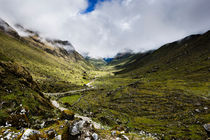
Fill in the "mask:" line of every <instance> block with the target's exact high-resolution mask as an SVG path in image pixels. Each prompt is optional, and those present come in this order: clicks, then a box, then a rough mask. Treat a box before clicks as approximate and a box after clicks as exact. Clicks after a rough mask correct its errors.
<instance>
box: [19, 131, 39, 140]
mask: <svg viewBox="0 0 210 140" xmlns="http://www.w3.org/2000/svg"><path fill="white" fill-rule="evenodd" d="M35 134H40V132H39V131H37V130H33V129H27V130H26V131H25V132H24V133H23V135H22V137H21V139H20V140H29V139H30V136H32V135H35Z"/></svg>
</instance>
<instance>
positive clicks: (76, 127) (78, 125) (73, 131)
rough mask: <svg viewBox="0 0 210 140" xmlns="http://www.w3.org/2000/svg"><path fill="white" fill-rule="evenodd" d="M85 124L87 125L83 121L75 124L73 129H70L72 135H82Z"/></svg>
mask: <svg viewBox="0 0 210 140" xmlns="http://www.w3.org/2000/svg"><path fill="white" fill-rule="evenodd" d="M84 124H85V121H83V120H80V121H78V122H75V123H74V124H73V127H71V128H70V134H71V135H73V136H75V135H77V134H80V132H81V130H82V128H83V126H84Z"/></svg>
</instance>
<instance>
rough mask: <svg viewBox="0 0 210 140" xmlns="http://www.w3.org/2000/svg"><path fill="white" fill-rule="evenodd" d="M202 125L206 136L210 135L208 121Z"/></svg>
mask: <svg viewBox="0 0 210 140" xmlns="http://www.w3.org/2000/svg"><path fill="white" fill-rule="evenodd" d="M203 127H204V129H205V130H206V132H207V134H208V137H210V123H207V124H204V125H203Z"/></svg>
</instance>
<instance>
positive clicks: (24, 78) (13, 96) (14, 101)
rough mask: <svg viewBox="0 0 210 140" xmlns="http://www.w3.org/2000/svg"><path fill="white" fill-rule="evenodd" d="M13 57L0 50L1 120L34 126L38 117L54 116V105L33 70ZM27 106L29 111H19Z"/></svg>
mask: <svg viewBox="0 0 210 140" xmlns="http://www.w3.org/2000/svg"><path fill="white" fill-rule="evenodd" d="M10 60H11V59H10V58H8V57H6V56H5V55H4V54H2V53H0V83H1V84H0V108H1V111H0V124H1V125H5V123H6V122H8V123H9V124H12V125H13V126H15V127H17V128H21V127H28V126H30V125H31V124H32V123H34V121H35V119H37V118H42V119H47V118H48V117H52V116H53V115H54V113H53V110H54V108H53V107H52V105H51V104H50V102H49V99H47V98H45V97H44V95H43V94H42V93H41V92H40V91H39V87H38V85H37V84H36V83H35V82H34V81H33V79H32V76H31V75H30V73H29V72H28V71H27V70H26V68H24V67H22V66H20V65H19V64H17V63H14V62H12V61H10ZM23 109H24V110H25V111H26V112H27V113H26V115H23V114H22V115H21V114H19V113H20V112H21V110H23ZM20 119H23V121H20Z"/></svg>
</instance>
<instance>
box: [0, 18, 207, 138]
mask: <svg viewBox="0 0 210 140" xmlns="http://www.w3.org/2000/svg"><path fill="white" fill-rule="evenodd" d="M107 61H110V62H109V63H107V62H106V61H105V60H104V59H94V58H90V57H85V58H84V57H83V56H82V55H80V54H79V53H78V52H77V51H76V50H75V48H74V46H73V45H72V44H71V43H70V41H67V40H62V39H52V38H45V37H42V36H41V35H40V33H39V32H37V31H33V30H30V29H25V28H24V27H23V26H21V25H16V26H14V28H12V27H11V26H10V25H9V24H8V23H6V22H5V21H3V20H1V22H0V109H1V110H0V124H1V125H2V126H0V138H3V139H12V137H14V138H16V139H40V138H42V139H64V140H68V139H78V140H83V139H94V140H98V139H104V140H110V139H120V140H121V139H122V140H124V139H126V140H128V139H134V140H139V139H140V140H141V139H149V140H150V139H151V140H156V139H192V140H194V139H196V140H197V139H208V137H209V134H210V133H209V122H210V92H209V91H210V80H209V79H210V31H208V32H206V33H204V34H197V35H191V36H188V37H186V38H184V39H181V40H178V41H175V42H172V43H168V44H166V45H163V46H162V47H160V48H159V49H157V50H152V51H148V52H144V53H133V52H130V51H128V52H121V53H118V54H117V55H116V56H115V57H114V58H111V59H107ZM79 114H80V115H79Z"/></svg>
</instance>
